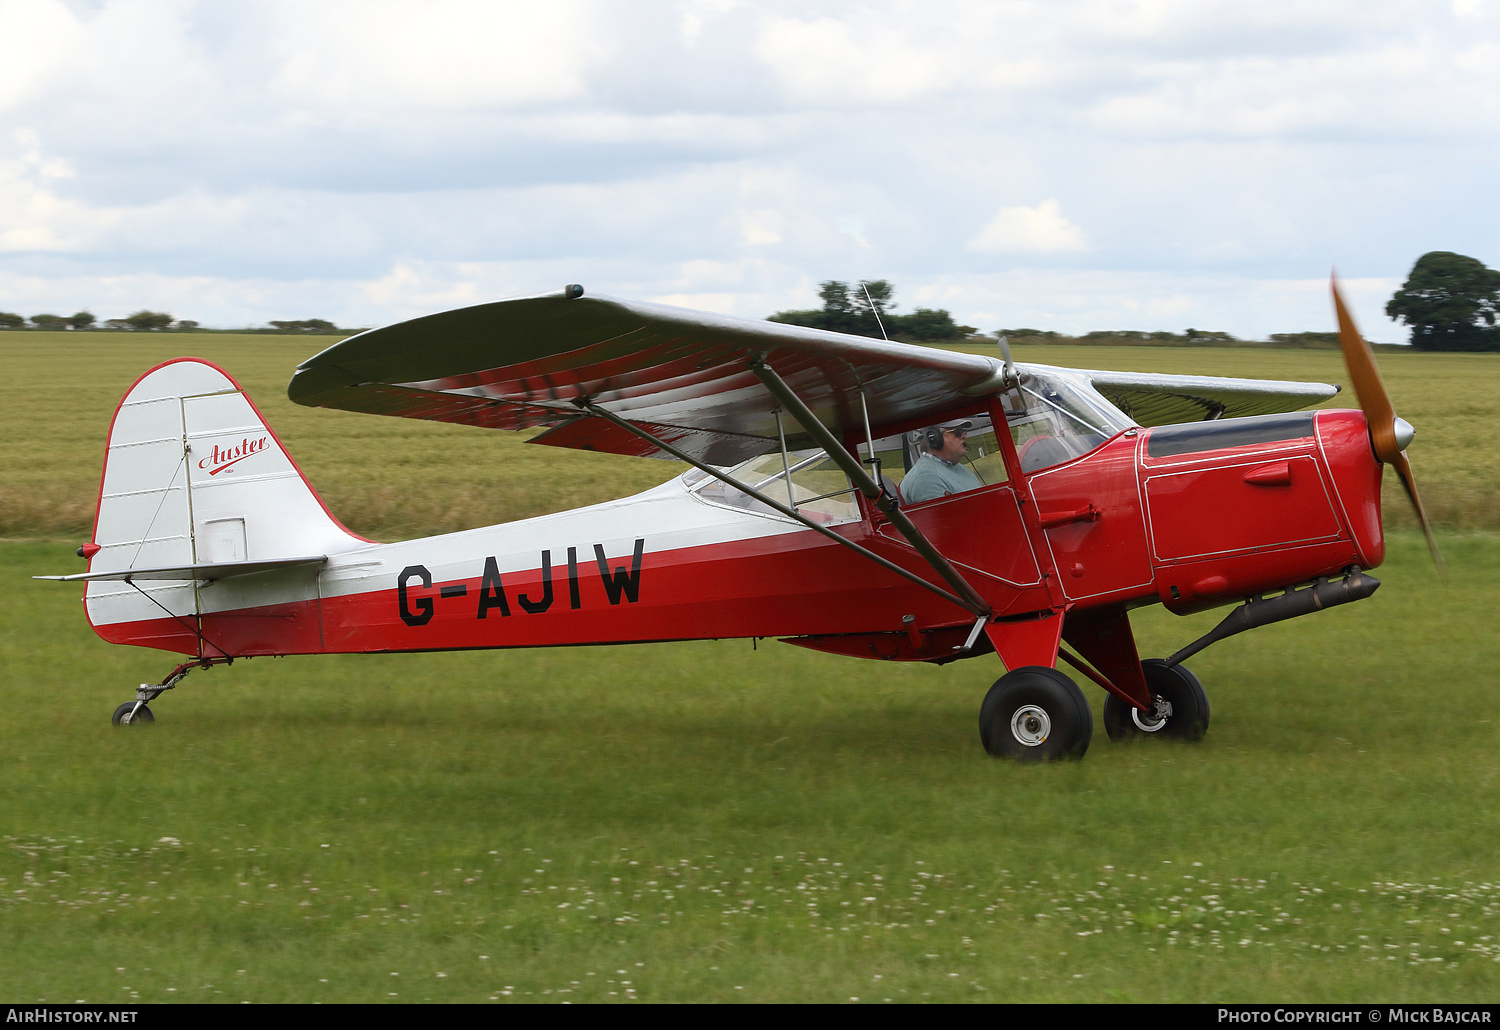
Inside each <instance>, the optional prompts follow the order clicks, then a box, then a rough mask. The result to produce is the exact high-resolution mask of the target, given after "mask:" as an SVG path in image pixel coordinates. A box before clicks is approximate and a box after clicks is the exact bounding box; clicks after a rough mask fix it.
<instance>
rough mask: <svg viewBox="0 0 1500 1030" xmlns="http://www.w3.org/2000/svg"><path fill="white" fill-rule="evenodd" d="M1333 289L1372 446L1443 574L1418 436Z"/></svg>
mask: <svg viewBox="0 0 1500 1030" xmlns="http://www.w3.org/2000/svg"><path fill="white" fill-rule="evenodd" d="M1330 285H1331V286H1332V289H1333V307H1334V310H1335V311H1336V312H1337V313H1338V319H1339V347H1340V349H1341V350H1343V352H1344V367H1345V368H1347V369H1348V370H1349V379H1350V381H1351V382H1352V383H1353V384H1354V394H1355V396H1356V397H1358V398H1359V407H1360V410H1361V411H1363V412H1364V414H1365V421H1366V422H1368V423H1369V425H1370V443H1371V445H1372V446H1373V448H1374V450H1375V457H1377V458H1379V459H1380V460H1381V461H1382V462H1383V463H1385V464H1387V465H1390V466H1391V467H1392V468H1394V469H1395V470H1396V475H1397V476H1399V477H1400V478H1401V485H1402V486H1403V487H1405V488H1406V496H1407V497H1409V498H1411V506H1412V508H1413V509H1414V510H1415V511H1416V513H1417V521H1418V522H1420V523H1421V524H1422V533H1423V534H1424V535H1425V536H1426V537H1427V549H1428V550H1429V551H1431V552H1432V560H1433V563H1434V564H1436V565H1437V567H1438V570H1439V571H1440V572H1441V571H1443V556H1442V554H1441V553H1439V551H1438V546H1437V541H1436V540H1435V539H1433V536H1432V525H1431V524H1430V523H1429V522H1428V521H1427V510H1426V509H1425V508H1423V507H1422V497H1421V495H1420V494H1418V493H1417V480H1416V477H1415V476H1414V475H1413V474H1412V470H1411V462H1410V461H1409V460H1408V459H1407V457H1406V448H1407V447H1408V446H1409V445H1410V444H1411V441H1412V438H1413V437H1414V436H1416V430H1415V429H1413V428H1412V425H1411V423H1410V422H1407V421H1406V420H1405V419H1403V418H1398V417H1397V416H1396V409H1395V408H1394V407H1392V406H1391V395H1390V394H1389V393H1387V392H1386V389H1385V381H1384V380H1382V379H1381V378H1380V369H1379V368H1378V367H1376V365H1375V355H1374V353H1373V352H1372V351H1371V350H1370V345H1369V344H1368V343H1366V342H1365V338H1364V337H1363V336H1361V335H1360V334H1359V330H1358V329H1357V328H1356V327H1355V325H1354V318H1353V316H1351V315H1350V314H1349V308H1348V307H1347V306H1346V305H1345V304H1344V297H1343V294H1342V292H1341V291H1340V290H1339V282H1338V277H1337V276H1334V277H1333V278H1331V279H1330Z"/></svg>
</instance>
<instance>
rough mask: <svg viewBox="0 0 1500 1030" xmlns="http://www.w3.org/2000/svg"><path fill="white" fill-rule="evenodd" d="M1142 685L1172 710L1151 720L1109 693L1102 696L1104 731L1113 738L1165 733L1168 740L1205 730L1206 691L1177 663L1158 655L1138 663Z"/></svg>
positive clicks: (1198, 736)
mask: <svg viewBox="0 0 1500 1030" xmlns="http://www.w3.org/2000/svg"><path fill="white" fill-rule="evenodd" d="M1141 671H1142V672H1143V673H1145V674H1146V687H1147V688H1148V689H1149V690H1150V691H1151V696H1152V697H1153V698H1158V699H1160V700H1161V701H1165V702H1166V703H1167V704H1168V705H1170V706H1171V708H1172V712H1171V714H1170V715H1168V716H1167V717H1166V718H1165V719H1162V720H1160V721H1155V720H1153V719H1152V718H1151V716H1149V715H1147V714H1145V713H1143V712H1141V711H1139V710H1138V709H1135V708H1132V707H1131V706H1130V705H1128V704H1126V703H1125V702H1124V701H1121V700H1120V699H1119V698H1117V697H1115V696H1114V695H1113V694H1110V695H1109V696H1108V697H1106V698H1105V699H1104V731H1105V732H1106V733H1108V734H1109V739H1110V740H1114V741H1123V740H1136V739H1137V738H1140V737H1166V738H1170V739H1172V740H1202V739H1203V735H1204V734H1205V733H1207V732H1208V695H1207V694H1205V693H1204V692H1203V684H1202V683H1200V682H1198V677H1197V676H1194V675H1193V674H1192V673H1191V672H1190V671H1188V670H1187V669H1185V668H1183V667H1182V666H1181V665H1168V664H1167V663H1166V662H1164V661H1162V659H1160V658H1148V659H1146V660H1145V661H1144V662H1142V663H1141Z"/></svg>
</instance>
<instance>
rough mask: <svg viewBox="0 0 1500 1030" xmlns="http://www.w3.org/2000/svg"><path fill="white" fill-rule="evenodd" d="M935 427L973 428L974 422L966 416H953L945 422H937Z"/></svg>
mask: <svg viewBox="0 0 1500 1030" xmlns="http://www.w3.org/2000/svg"><path fill="white" fill-rule="evenodd" d="M936 428H938V429H973V428H974V423H973V422H971V421H969V420H968V419H966V418H955V419H950V420H949V421H947V422H939V423H938V424H937V427H936Z"/></svg>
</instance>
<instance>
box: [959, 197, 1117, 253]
mask: <svg viewBox="0 0 1500 1030" xmlns="http://www.w3.org/2000/svg"><path fill="white" fill-rule="evenodd" d="M1087 248H1088V243H1087V241H1086V240H1085V239H1084V236H1083V230H1082V229H1080V228H1079V227H1078V226H1076V225H1074V224H1073V223H1072V222H1070V221H1068V219H1067V218H1065V217H1064V216H1063V213H1062V208H1061V207H1060V206H1059V205H1058V203H1057V200H1056V198H1054V197H1048V198H1047V199H1046V200H1044V201H1042V202H1041V203H1040V204H1038V205H1036V206H1035V207H1002V208H1001V209H1000V211H999V213H998V214H996V215H995V217H994V219H993V220H991V221H990V223H989V224H988V225H986V226H985V227H984V228H983V229H980V230H979V234H978V235H977V236H975V237H974V238H973V239H971V240H970V241H969V242H968V243H966V244H964V249H965V250H977V251H981V252H984V253H994V254H1056V253H1061V252H1066V251H1072V250H1086V249H1087Z"/></svg>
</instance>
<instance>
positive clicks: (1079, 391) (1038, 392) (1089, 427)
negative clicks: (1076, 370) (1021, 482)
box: [1004, 369, 1134, 472]
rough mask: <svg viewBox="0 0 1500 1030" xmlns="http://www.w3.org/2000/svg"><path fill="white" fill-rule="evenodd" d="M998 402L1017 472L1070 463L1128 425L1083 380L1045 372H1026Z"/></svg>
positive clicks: (1117, 411)
mask: <svg viewBox="0 0 1500 1030" xmlns="http://www.w3.org/2000/svg"><path fill="white" fill-rule="evenodd" d="M1004 403H1005V411H1006V421H1007V422H1009V423H1010V433H1011V438H1012V439H1013V440H1014V441H1015V444H1016V454H1017V456H1018V457H1019V458H1020V459H1021V471H1022V472H1035V471H1036V470H1037V469H1043V468H1050V467H1051V466H1053V465H1060V464H1062V463H1063V462H1065V461H1071V460H1072V459H1074V458H1077V457H1079V456H1080V455H1083V454H1087V453H1088V452H1089V451H1091V450H1093V449H1094V448H1095V447H1098V446H1099V445H1100V444H1102V443H1103V442H1104V441H1105V440H1108V439H1109V438H1110V437H1112V436H1115V435H1116V434H1118V433H1121V432H1124V431H1125V430H1126V429H1129V428H1130V427H1131V426H1132V425H1133V424H1134V423H1132V422H1131V421H1130V420H1129V419H1127V418H1126V417H1125V416H1124V415H1123V414H1121V413H1120V411H1119V410H1118V409H1117V408H1115V407H1114V405H1112V404H1110V403H1109V402H1108V401H1106V400H1105V399H1104V398H1103V397H1101V396H1100V395H1099V394H1098V393H1096V392H1095V391H1094V390H1093V389H1092V388H1091V387H1090V386H1088V385H1087V383H1080V382H1076V381H1074V377H1072V376H1069V375H1067V374H1066V373H1060V372H1054V371H1051V370H1048V371H1045V372H1042V371H1036V370H1034V369H1033V370H1031V372H1030V374H1029V375H1028V376H1026V377H1025V379H1024V380H1023V381H1022V383H1021V385H1020V387H1019V388H1017V389H1015V390H1012V391H1010V392H1009V393H1007V394H1005V397H1004Z"/></svg>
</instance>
